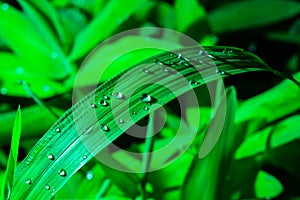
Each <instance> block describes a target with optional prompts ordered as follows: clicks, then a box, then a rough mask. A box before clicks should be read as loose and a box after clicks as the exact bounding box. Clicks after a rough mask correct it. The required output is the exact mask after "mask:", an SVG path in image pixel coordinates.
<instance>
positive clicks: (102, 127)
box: [101, 124, 109, 132]
mask: <svg viewBox="0 0 300 200" xmlns="http://www.w3.org/2000/svg"><path fill="white" fill-rule="evenodd" d="M101 129H102V130H103V131H105V132H108V131H109V127H108V126H107V125H105V124H102V125H101Z"/></svg>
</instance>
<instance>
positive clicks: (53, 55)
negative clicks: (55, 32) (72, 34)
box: [51, 51, 58, 59]
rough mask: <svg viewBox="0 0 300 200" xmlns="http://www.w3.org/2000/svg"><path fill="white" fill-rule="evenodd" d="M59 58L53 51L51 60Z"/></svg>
mask: <svg viewBox="0 0 300 200" xmlns="http://www.w3.org/2000/svg"><path fill="white" fill-rule="evenodd" d="M57 56H58V54H57V53H56V52H55V51H53V52H52V53H51V58H52V59H56V58H57Z"/></svg>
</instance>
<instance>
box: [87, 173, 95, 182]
mask: <svg viewBox="0 0 300 200" xmlns="http://www.w3.org/2000/svg"><path fill="white" fill-rule="evenodd" d="M86 178H87V180H89V181H90V180H92V179H93V178H94V173H93V172H92V171H88V172H87V173H86Z"/></svg>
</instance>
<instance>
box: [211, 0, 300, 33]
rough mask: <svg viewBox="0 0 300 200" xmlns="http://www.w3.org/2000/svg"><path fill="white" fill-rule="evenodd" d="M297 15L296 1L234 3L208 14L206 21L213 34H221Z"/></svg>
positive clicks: (299, 7) (273, 0)
mask: <svg viewBox="0 0 300 200" xmlns="http://www.w3.org/2000/svg"><path fill="white" fill-rule="evenodd" d="M299 13H300V3H299V2H297V1H290V0H272V1H265V0H251V1H250V0H246V1H234V2H230V3H228V4H226V5H225V6H223V7H220V8H217V9H216V10H213V11H212V12H210V13H209V15H208V21H209V23H210V26H211V29H212V31H213V32H214V33H223V32H232V31H238V30H243V29H250V28H257V27H259V26H265V25H270V24H274V23H276V22H280V21H283V20H286V19H288V18H290V17H293V16H295V15H297V14H299Z"/></svg>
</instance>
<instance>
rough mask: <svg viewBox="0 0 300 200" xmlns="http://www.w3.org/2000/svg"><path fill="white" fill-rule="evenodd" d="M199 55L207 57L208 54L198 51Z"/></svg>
mask: <svg viewBox="0 0 300 200" xmlns="http://www.w3.org/2000/svg"><path fill="white" fill-rule="evenodd" d="M199 55H201V56H207V55H208V53H207V52H206V51H205V50H200V51H199Z"/></svg>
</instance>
